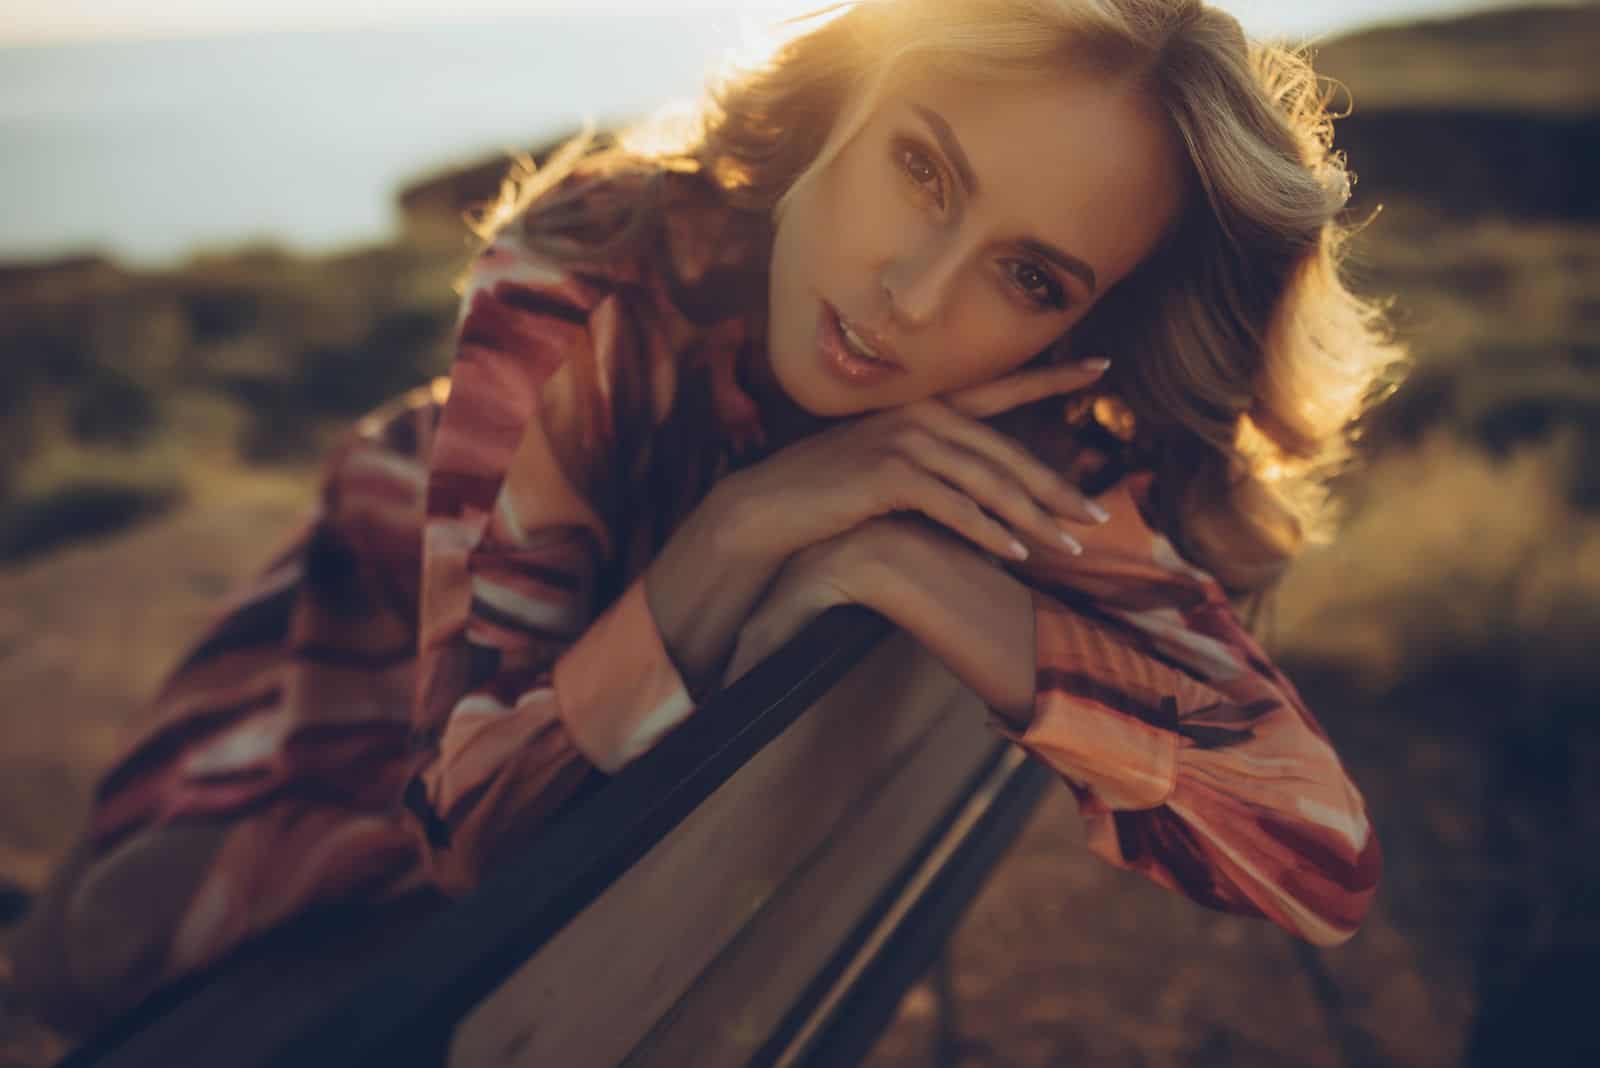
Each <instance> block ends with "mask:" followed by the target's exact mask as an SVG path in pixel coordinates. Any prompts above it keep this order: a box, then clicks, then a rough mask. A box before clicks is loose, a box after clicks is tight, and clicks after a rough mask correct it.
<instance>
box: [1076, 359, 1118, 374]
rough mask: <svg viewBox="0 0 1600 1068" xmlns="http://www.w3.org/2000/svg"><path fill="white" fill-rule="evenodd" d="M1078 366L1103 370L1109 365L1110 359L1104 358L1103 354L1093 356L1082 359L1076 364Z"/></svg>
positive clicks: (1085, 368) (1090, 369)
mask: <svg viewBox="0 0 1600 1068" xmlns="http://www.w3.org/2000/svg"><path fill="white" fill-rule="evenodd" d="M1078 366H1079V367H1081V368H1083V369H1084V370H1085V371H1104V370H1105V369H1106V368H1108V367H1110V366H1111V361H1110V360H1108V359H1106V358H1105V357H1104V356H1095V357H1093V358H1091V359H1087V360H1084V361H1083V362H1082V363H1080V364H1078Z"/></svg>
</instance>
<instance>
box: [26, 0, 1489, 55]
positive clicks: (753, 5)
mask: <svg viewBox="0 0 1600 1068" xmlns="http://www.w3.org/2000/svg"><path fill="white" fill-rule="evenodd" d="M826 3H827V0H677V2H671V3H668V2H665V0H159V2H155V3H153V2H152V0H0V45H6V44H23V43H47V42H64V41H72V40H79V41H81V40H94V39H104V38H112V37H145V38H150V37H191V36H201V35H210V34H217V33H237V32H249V31H253V30H268V29H271V30H287V29H311V28H319V29H330V28H335V27H352V26H369V25H403V24H406V23H417V22H425V21H429V20H438V19H445V18H450V19H455V20H462V19H469V18H490V17H496V16H507V15H537V14H559V13H562V12H573V11H582V12H584V13H587V14H600V13H646V12H648V13H681V12H688V11H733V10H740V9H743V10H745V11H749V12H751V13H752V14H753V15H756V16H757V17H762V16H766V15H770V14H772V13H776V14H778V15H779V16H783V15H792V14H798V13H800V12H804V11H809V10H813V9H815V8H818V7H822V6H825V4H826ZM1221 6H1222V7H1224V8H1226V9H1227V10H1229V11H1231V12H1232V13H1233V14H1235V15H1237V16H1238V18H1239V20H1240V21H1241V22H1242V23H1244V25H1245V27H1246V29H1248V30H1250V31H1251V32H1253V33H1259V34H1292V35H1314V34H1319V33H1326V32H1328V31H1330V30H1336V29H1342V28H1347V27H1349V26H1353V25H1357V24H1360V23H1366V22H1373V21H1379V20H1389V19H1396V18H1402V17H1407V16H1415V15H1422V14H1430V13H1439V14H1443V13H1447V12H1452V11H1463V10H1467V9H1471V8H1481V7H1490V6H1498V5H1496V4H1495V3H1494V0H1223V2H1222V3H1221Z"/></svg>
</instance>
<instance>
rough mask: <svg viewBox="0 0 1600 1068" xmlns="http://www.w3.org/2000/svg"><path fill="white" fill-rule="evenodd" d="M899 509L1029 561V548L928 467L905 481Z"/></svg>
mask: <svg viewBox="0 0 1600 1068" xmlns="http://www.w3.org/2000/svg"><path fill="white" fill-rule="evenodd" d="M893 503H894V506H895V507H896V508H897V509H898V510H902V511H913V512H920V513H922V514H923V515H925V516H927V517H928V518H929V519H932V520H933V521H934V522H936V523H938V524H940V525H941V526H943V527H945V528H946V529H947V530H950V531H952V532H954V533H956V534H959V535H960V536H962V537H964V538H966V539H967V540H968V541H970V542H972V543H973V544H974V545H976V546H978V548H980V549H984V550H986V551H988V552H990V553H993V554H994V555H995V556H998V557H1001V558H1003V559H1007V560H1026V559H1027V558H1028V547H1027V546H1026V545H1024V544H1022V542H1020V541H1018V540H1017V538H1016V536H1015V535H1013V534H1012V533H1011V531H1010V530H1009V529H1008V528H1007V527H1006V525H1005V524H1004V523H1001V522H1000V521H998V520H996V519H994V518H993V517H992V516H990V515H989V514H988V513H987V512H985V511H984V510H983V508H982V506H980V505H979V504H978V502H977V501H975V500H974V499H973V498H972V497H970V496H968V495H967V494H966V493H964V492H962V491H961V490H959V489H956V488H955V487H954V486H952V485H950V484H949V483H948V482H945V481H943V480H941V479H939V478H937V477H936V476H934V475H932V474H930V473H928V472H927V471H925V470H922V469H920V468H918V469H917V470H916V471H915V473H908V476H907V477H906V478H905V479H904V480H903V481H902V482H901V484H900V487H899V493H898V494H897V495H896V497H895V498H894V499H893Z"/></svg>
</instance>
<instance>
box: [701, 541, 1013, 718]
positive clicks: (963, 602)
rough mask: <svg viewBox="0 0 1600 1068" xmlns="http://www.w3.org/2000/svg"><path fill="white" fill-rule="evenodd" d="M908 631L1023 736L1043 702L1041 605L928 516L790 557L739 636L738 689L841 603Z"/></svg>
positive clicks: (732, 672) (733, 672)
mask: <svg viewBox="0 0 1600 1068" xmlns="http://www.w3.org/2000/svg"><path fill="white" fill-rule="evenodd" d="M845 603H854V604H862V605H866V606H867V607H869V608H872V609H873V610H875V611H877V612H879V613H881V614H883V615H884V616H886V617H887V618H888V619H889V620H890V621H891V622H893V623H895V624H896V625H898V626H899V627H901V628H902V629H903V630H906V631H909V632H910V633H911V635H912V637H914V638H916V639H917V641H918V642H920V643H921V644H922V645H923V647H924V648H926V649H927V650H928V651H929V652H931V653H932V654H933V655H934V656H936V657H938V658H939V659H940V660H941V661H942V662H943V663H944V665H945V666H946V667H947V668H949V669H950V671H951V672H952V673H953V674H954V675H955V676H956V677H957V678H959V679H960V680H961V681H962V682H963V683H964V684H965V685H966V686H967V687H968V688H969V689H971V690H972V691H973V692H974V693H976V694H977V695H978V696H979V697H980V698H982V699H983V701H984V703H985V704H987V705H988V706H989V707H990V709H992V710H993V711H994V712H995V714H996V715H998V716H999V717H1000V718H1001V719H1003V720H1005V721H1006V722H1007V723H1008V724H1010V725H1011V726H1013V727H1014V728H1016V729H1018V730H1021V729H1023V728H1024V727H1025V726H1026V724H1027V722H1028V720H1029V719H1030V718H1031V715H1032V708H1033V694H1034V666H1035V665H1034V657H1035V651H1034V635H1033V599H1032V594H1031V593H1030V592H1029V590H1028V588H1027V586H1025V585H1024V584H1023V583H1022V582H1021V581H1020V580H1018V579H1017V578H1015V577H1013V576H1012V575H1011V574H1010V573H1009V572H1007V571H1005V570H1004V569H1003V568H1002V567H1000V566H999V565H998V564H997V563H996V562H995V561H994V560H993V559H992V558H989V557H987V556H985V555H984V554H982V553H980V552H978V551H976V550H974V549H973V548H972V546H971V545H969V544H967V543H966V542H965V541H963V540H962V539H960V538H957V537H955V536H954V535H951V534H949V533H948V532H946V531H944V530H942V529H940V528H938V527H937V526H935V525H933V524H931V523H929V522H926V521H925V520H923V519H921V518H920V517H915V516H899V517H888V518H883V519H874V520H871V521H869V522H867V523H864V524H862V525H861V526H859V527H856V528H854V529H853V530H851V531H848V532H846V533H844V534H841V535H839V536H837V537H835V538H831V539H829V540H828V541H825V542H821V543H819V544H817V545H814V546H811V547H810V548H808V549H805V550H802V551H801V552H799V553H796V554H795V555H794V556H793V557H791V558H790V559H789V561H788V563H786V564H785V565H784V566H783V568H782V570H780V571H779V573H778V577H777V579H776V581H775V582H774V583H773V585H772V588H771V589H770V590H769V591H768V592H767V595H766V596H765V597H764V598H763V599H762V601H761V603H760V604H759V605H758V606H757V607H756V610H755V611H754V612H753V613H752V614H751V616H750V618H749V619H748V620H747V621H746V622H745V625H744V627H743V628H742V629H741V630H740V631H739V637H738V644H737V646H736V647H735V649H734V654H733V660H732V663H731V664H730V666H729V668H728V671H727V673H726V675H725V682H726V683H731V682H733V681H734V680H735V679H737V678H739V677H740V676H742V675H743V674H744V673H745V672H746V671H748V670H749V669H750V668H751V667H753V666H754V665H755V664H757V663H759V662H760V661H761V660H763V659H765V658H766V657H768V656H770V655H771V654H772V653H774V652H775V651H777V649H778V648H779V647H781V646H782V645H783V644H784V642H786V641H788V640H789V638H791V637H793V636H794V635H795V634H796V633H798V632H799V631H800V629H801V628H802V627H804V626H805V625H806V624H807V623H808V622H810V621H811V620H812V619H814V618H816V617H817V616H819V615H821V614H822V613H823V612H824V611H826V610H827V609H828V608H831V607H832V606H834V605H836V604H845Z"/></svg>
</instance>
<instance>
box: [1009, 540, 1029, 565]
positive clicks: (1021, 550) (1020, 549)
mask: <svg viewBox="0 0 1600 1068" xmlns="http://www.w3.org/2000/svg"><path fill="white" fill-rule="evenodd" d="M1011 555H1012V556H1015V557H1016V558H1017V559H1018V560H1026V559H1027V558H1028V547H1027V546H1026V545H1024V544H1022V543H1021V542H1020V541H1018V540H1017V539H1016V538H1012V539H1011Z"/></svg>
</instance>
